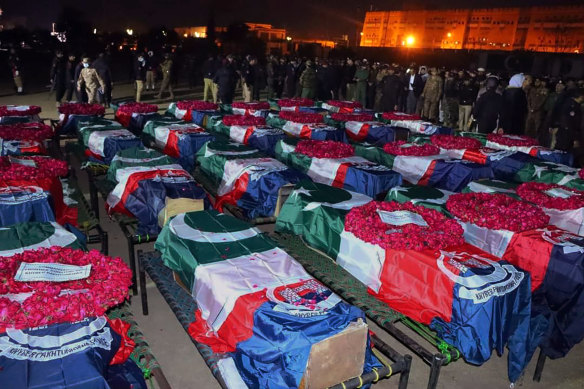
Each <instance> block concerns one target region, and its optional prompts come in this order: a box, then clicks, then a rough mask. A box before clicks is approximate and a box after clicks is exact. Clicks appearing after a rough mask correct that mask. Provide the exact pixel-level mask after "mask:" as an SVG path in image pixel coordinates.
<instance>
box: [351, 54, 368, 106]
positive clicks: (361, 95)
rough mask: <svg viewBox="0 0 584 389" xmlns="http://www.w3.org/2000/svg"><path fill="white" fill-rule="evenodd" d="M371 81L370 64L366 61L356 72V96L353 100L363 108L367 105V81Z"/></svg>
mask: <svg viewBox="0 0 584 389" xmlns="http://www.w3.org/2000/svg"><path fill="white" fill-rule="evenodd" d="M368 80H369V64H368V63H367V61H366V60H363V62H361V66H359V68H358V69H357V70H356V71H355V94H354V96H353V100H355V101H358V102H360V103H361V106H362V107H365V106H366V104H367V81H368Z"/></svg>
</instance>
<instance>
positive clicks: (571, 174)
mask: <svg viewBox="0 0 584 389" xmlns="http://www.w3.org/2000/svg"><path fill="white" fill-rule="evenodd" d="M523 155H525V154H523ZM528 158H531V157H528ZM524 162H525V163H524V164H523V165H522V166H521V167H520V168H519V169H518V170H517V171H515V174H512V175H511V174H508V173H512V171H511V172H508V171H504V172H503V173H504V174H500V175H499V176H502V177H499V176H498V174H497V171H496V170H495V169H493V170H494V171H495V177H497V178H500V179H502V180H505V179H506V178H507V179H508V178H509V176H511V177H510V178H511V180H512V181H515V182H530V181H534V182H543V183H546V184H559V185H565V186H567V187H569V188H573V189H578V190H584V180H583V179H581V178H580V176H579V175H578V172H579V171H580V169H577V168H573V167H569V166H566V165H561V164H558V163H554V162H545V161H540V160H535V161H533V159H524Z"/></svg>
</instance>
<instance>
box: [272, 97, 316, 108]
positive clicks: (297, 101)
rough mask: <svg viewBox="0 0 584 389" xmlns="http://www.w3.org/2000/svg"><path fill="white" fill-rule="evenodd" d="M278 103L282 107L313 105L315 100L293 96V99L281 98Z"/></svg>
mask: <svg viewBox="0 0 584 389" xmlns="http://www.w3.org/2000/svg"><path fill="white" fill-rule="evenodd" d="M278 105H279V106H280V107H312V106H313V105H314V101H313V100H311V99H307V98H302V97H298V98H293V99H280V100H278Z"/></svg>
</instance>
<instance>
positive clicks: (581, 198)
mask: <svg viewBox="0 0 584 389" xmlns="http://www.w3.org/2000/svg"><path fill="white" fill-rule="evenodd" d="M552 189H561V190H563V191H567V192H571V193H572V195H571V196H570V197H567V198H562V197H554V196H551V195H549V194H547V193H546V191H549V190H552ZM517 194H518V195H519V197H521V198H522V199H523V200H525V201H529V202H530V203H533V204H535V205H538V206H540V207H543V208H551V209H558V210H561V211H564V210H569V209H578V208H584V191H581V190H577V189H571V188H568V187H565V186H562V185H557V184H544V183H539V182H525V183H523V184H521V185H519V186H518V187H517Z"/></svg>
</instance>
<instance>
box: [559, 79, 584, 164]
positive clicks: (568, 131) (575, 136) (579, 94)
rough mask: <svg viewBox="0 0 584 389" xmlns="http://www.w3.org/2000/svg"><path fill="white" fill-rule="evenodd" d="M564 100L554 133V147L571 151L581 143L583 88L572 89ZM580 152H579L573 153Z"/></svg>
mask: <svg viewBox="0 0 584 389" xmlns="http://www.w3.org/2000/svg"><path fill="white" fill-rule="evenodd" d="M568 93H569V95H568V96H569V97H568V98H567V99H566V100H565V101H564V103H563V105H562V108H561V109H560V115H559V127H558V131H557V133H556V142H555V148H556V149H558V150H564V151H572V150H574V149H578V151H579V149H580V148H581V145H582V140H583V139H582V138H583V137H582V102H584V90H582V89H573V90H571V91H569V92H568ZM574 154H581V153H579V152H578V153H576V152H575V153H574Z"/></svg>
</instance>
